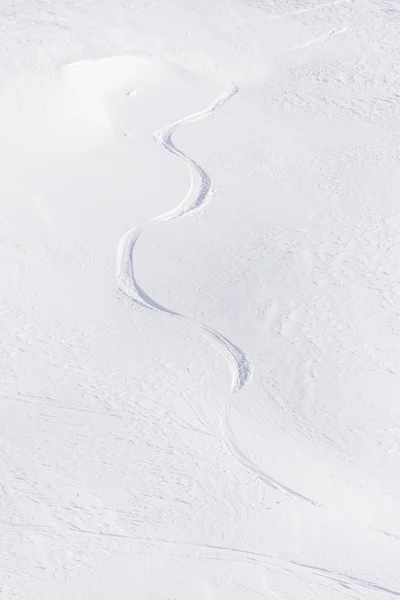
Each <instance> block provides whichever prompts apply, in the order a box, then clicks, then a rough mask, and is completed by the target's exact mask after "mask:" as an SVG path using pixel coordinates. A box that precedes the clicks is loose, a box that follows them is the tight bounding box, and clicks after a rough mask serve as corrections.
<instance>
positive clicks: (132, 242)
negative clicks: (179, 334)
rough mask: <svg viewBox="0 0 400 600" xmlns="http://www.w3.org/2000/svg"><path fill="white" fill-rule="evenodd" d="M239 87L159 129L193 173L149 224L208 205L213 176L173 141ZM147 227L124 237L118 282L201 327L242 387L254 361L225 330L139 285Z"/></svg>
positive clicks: (151, 305) (135, 296) (153, 306)
mask: <svg viewBox="0 0 400 600" xmlns="http://www.w3.org/2000/svg"><path fill="white" fill-rule="evenodd" d="M238 91H239V90H238V88H237V86H235V85H232V86H231V87H230V88H229V89H228V90H227V91H225V92H222V93H221V94H220V95H219V96H218V97H217V98H216V99H215V100H214V102H212V103H211V104H210V106H208V107H207V108H206V109H204V110H202V111H200V112H197V113H194V114H192V115H189V116H188V117H184V118H183V119H180V120H179V121H176V122H174V123H172V124H171V125H167V126H166V127H164V128H163V129H160V130H158V131H156V132H155V134H154V139H155V141H156V142H157V143H158V144H160V145H161V146H162V147H163V148H165V149H166V150H167V151H168V152H171V153H172V154H174V155H175V156H177V157H178V158H179V159H180V160H181V161H182V162H183V163H185V165H186V166H187V168H188V171H189V175H190V185H189V189H188V192H187V194H186V196H185V197H184V199H183V200H182V202H181V203H180V204H179V205H178V206H177V207H175V208H173V209H171V210H169V211H167V212H165V213H162V214H161V215H159V216H157V217H155V218H154V219H152V220H150V221H149V222H148V223H147V226H149V225H151V224H152V223H159V222H164V221H170V220H172V219H179V218H180V217H183V216H186V215H188V214H190V213H192V212H194V211H199V210H201V209H203V208H204V206H205V205H206V203H207V201H208V199H209V196H210V192H211V189H212V185H211V179H210V177H209V176H208V175H207V173H206V172H205V170H204V169H203V167H201V166H200V165H199V164H198V163H197V162H196V161H195V160H193V159H192V158H190V157H188V156H187V155H186V154H184V152H182V151H181V150H180V149H179V148H177V147H176V146H175V144H174V142H173V141H172V136H173V134H174V133H175V131H176V130H177V129H178V128H179V127H180V126H181V125H183V124H185V123H192V122H194V121H198V120H200V119H203V118H205V117H207V116H209V115H211V114H213V113H214V112H215V111H216V110H218V109H219V108H221V107H222V106H223V105H224V104H225V103H226V102H227V101H228V100H229V99H230V98H232V97H233V96H234V95H235V94H236V93H237V92H238ZM145 227H146V226H144V227H135V228H133V229H131V230H129V231H128V232H127V233H126V234H125V235H124V236H123V237H122V238H121V240H120V243H119V248H118V258H117V283H118V285H119V287H120V289H121V290H122V291H123V292H124V293H125V294H126V295H127V296H129V297H130V298H131V299H132V300H134V301H135V302H136V303H138V304H140V305H141V306H144V307H146V308H148V309H150V310H154V311H158V312H162V313H165V314H167V315H169V316H170V317H172V318H174V319H178V320H180V321H185V322H186V323H189V324H190V325H191V326H193V327H195V328H197V330H198V331H200V332H201V333H202V335H203V336H204V337H205V338H206V339H208V341H210V342H211V343H212V345H213V346H214V347H215V348H216V349H217V350H218V351H219V353H220V354H222V356H223V357H224V358H225V360H226V361H227V362H228V364H229V366H230V370H231V374H232V384H231V390H232V392H236V391H237V390H240V389H241V388H242V387H243V386H244V385H245V383H246V382H247V381H248V379H249V377H250V375H251V365H250V361H249V360H248V358H247V356H246V354H245V353H244V352H243V350H241V349H240V348H239V347H238V346H236V345H235V344H234V343H232V342H231V341H230V340H229V339H228V338H227V337H225V336H224V335H223V334H222V333H220V332H218V331H217V330H216V329H214V328H213V327H211V326H209V325H207V324H206V323H202V322H200V321H197V320H195V319H192V318H190V317H188V316H186V315H183V314H182V313H179V312H176V311H174V310H171V309H169V308H167V307H165V306H163V305H162V304H159V303H158V302H157V301H156V300H154V299H153V298H151V297H150V296H149V295H148V294H147V293H146V292H145V291H144V290H143V289H142V288H141V286H140V285H139V283H138V281H137V279H136V276H135V268H134V267H135V266H134V250H135V246H136V244H137V242H138V241H139V239H140V236H141V234H142V233H143V231H144V229H145Z"/></svg>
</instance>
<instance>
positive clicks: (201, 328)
mask: <svg viewBox="0 0 400 600" xmlns="http://www.w3.org/2000/svg"><path fill="white" fill-rule="evenodd" d="M238 91H239V90H238V88H237V86H236V85H231V87H230V88H229V89H228V90H227V91H225V92H222V93H221V94H220V95H219V96H218V97H217V98H216V99H215V100H214V102H212V103H211V104H210V105H209V106H208V107H207V108H205V109H204V110H202V111H200V112H197V113H194V114H192V115H189V116H187V117H184V118H183V119H181V120H179V121H176V122H174V123H172V124H171V125H167V126H166V127H164V128H162V129H160V130H158V131H156V132H155V134H154V139H155V141H156V142H157V143H158V144H160V145H161V146H162V147H163V148H165V149H166V150H167V151H168V152H170V153H172V154H174V155H175V156H177V157H178V158H179V159H180V160H181V161H182V162H183V163H185V165H186V166H187V168H188V171H189V175H190V185H189V189H188V192H187V194H186V196H185V197H184V199H183V200H182V202H181V203H180V204H179V205H178V206H177V207H175V208H173V209H171V210H169V211H167V212H165V213H162V214H161V215H159V216H157V217H155V218H153V219H151V220H150V221H149V222H148V223H147V224H146V225H144V226H142V227H134V228H132V229H130V230H129V231H127V232H126V233H125V235H123V237H122V238H121V240H120V242H119V246H118V255H117V284H118V286H119V288H120V289H121V290H122V291H123V292H124V293H125V294H126V295H127V296H128V297H129V298H131V299H132V300H133V301H134V302H135V303H136V304H139V305H140V306H143V307H145V308H147V309H149V310H152V311H155V312H160V313H164V314H166V315H168V316H169V317H170V318H173V319H177V320H179V321H183V322H185V323H186V324H189V325H190V326H192V327H193V328H194V329H196V330H197V331H198V332H200V333H201V334H202V335H203V336H204V337H205V338H206V339H207V340H208V341H209V342H210V343H211V344H212V345H213V346H214V347H215V348H216V350H217V351H218V352H219V353H220V354H221V355H222V356H223V357H224V359H225V360H226V361H227V363H228V364H229V367H230V370H231V377H232V383H231V393H234V392H237V391H239V390H240V389H241V388H243V387H244V385H245V384H246V383H247V381H248V380H249V378H250V376H251V371H252V369H251V364H250V361H249V360H248V358H247V356H246V354H245V353H244V352H243V350H241V349H240V348H239V347H238V346H236V345H235V344H234V343H232V342H231V341H230V340H229V339H228V338H227V337H225V336H224V335H223V334H222V333H220V332H218V331H217V330H216V329H214V328H213V327H211V326H210V325H207V324H206V323H203V322H201V321H197V320H195V319H192V318H191V317H188V316H186V315H184V314H182V313H179V312H177V311H174V310H171V309H169V308H167V307H166V306H163V305H162V304H160V303H159V302H157V301H156V300H154V299H153V298H151V297H150V296H149V295H148V294H147V293H146V292H145V290H143V288H142V287H141V286H140V284H139V283H138V281H137V279H136V275H135V264H134V251H135V247H136V244H137V242H138V241H139V239H140V237H141V235H142V233H143V232H144V230H145V228H146V227H147V226H149V225H151V224H152V223H156V222H164V221H169V220H173V219H179V218H180V217H183V216H186V215H188V214H190V213H193V212H194V211H199V210H201V209H203V208H204V206H205V205H206V203H207V201H208V198H209V195H210V192H211V189H212V184H211V179H210V177H209V176H208V175H207V173H206V172H205V170H204V169H203V167H201V166H200V165H199V164H198V163H197V162H196V161H195V160H193V159H192V158H190V157H188V156H187V155H186V154H184V153H183V152H182V150H180V149H179V148H177V147H176V146H175V144H174V142H173V140H172V136H173V134H174V133H175V132H176V130H177V129H178V128H179V127H180V126H181V125H184V124H185V123H192V122H195V121H198V120H200V119H203V118H205V117H207V116H210V115H211V114H213V113H214V112H215V111H217V110H218V109H219V108H221V107H222V106H223V105H224V104H225V103H226V102H227V101H228V100H230V99H231V98H232V97H233V96H234V95H235V94H237V92H238ZM230 408H231V398H229V399H228V402H227V405H226V408H225V410H224V411H223V414H222V415H221V422H220V427H221V438H222V440H223V442H224V443H225V447H226V449H227V451H228V452H229V454H231V456H233V458H234V459H235V461H236V462H237V463H238V464H239V465H241V467H243V468H245V469H246V470H247V471H248V472H249V473H250V474H251V475H253V476H255V477H256V478H257V479H258V480H259V481H260V482H261V483H263V484H265V485H267V486H268V487H270V488H272V489H277V490H280V491H282V492H283V493H286V494H287V495H288V496H291V497H292V498H294V499H295V500H298V501H303V502H307V503H310V504H313V505H316V506H319V504H318V503H317V502H315V501H313V500H311V499H310V498H307V497H306V496H303V495H302V494H300V493H298V492H296V491H294V490H292V489H291V488H290V487H287V486H285V485H283V484H281V483H279V482H278V481H276V480H275V479H273V478H272V477H270V476H269V475H268V474H267V473H265V472H264V471H262V470H261V469H260V468H259V467H257V466H256V465H255V464H254V463H253V461H252V460H251V459H250V458H248V457H247V456H246V455H245V454H244V452H243V451H242V450H241V449H240V447H239V445H238V443H237V441H236V438H235V435H234V433H233V430H232V428H231V426H230V422H229V420H230Z"/></svg>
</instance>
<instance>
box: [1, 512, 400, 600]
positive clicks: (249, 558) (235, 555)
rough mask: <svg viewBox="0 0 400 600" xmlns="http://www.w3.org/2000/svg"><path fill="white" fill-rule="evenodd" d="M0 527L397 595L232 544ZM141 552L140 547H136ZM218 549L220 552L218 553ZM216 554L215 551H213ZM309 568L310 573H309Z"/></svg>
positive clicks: (368, 583) (371, 583)
mask: <svg viewBox="0 0 400 600" xmlns="http://www.w3.org/2000/svg"><path fill="white" fill-rule="evenodd" d="M0 529H1V530H2V531H4V532H6V531H8V532H10V533H12V532H21V533H31V534H38V535H45V536H51V537H54V536H56V537H60V538H68V537H74V536H76V537H80V536H82V537H88V538H91V537H93V538H97V539H107V538H108V539H110V540H112V539H116V540H125V541H126V542H127V543H131V544H134V543H138V544H140V545H141V546H142V547H143V546H148V547H150V548H151V549H152V552H154V550H155V549H156V548H157V546H161V547H162V546H164V547H166V548H171V549H172V548H174V547H175V548H177V553H175V552H173V551H171V550H170V551H169V555H170V556H175V557H179V558H184V559H185V560H223V561H232V562H242V563H250V564H259V565H264V566H266V567H269V568H272V569H274V570H275V569H278V570H279V571H284V572H286V573H291V574H292V575H295V576H300V577H305V578H307V579H311V575H312V576H313V577H319V578H322V579H326V580H328V581H330V582H331V583H334V584H337V585H338V586H339V587H340V588H345V589H347V590H351V591H352V592H356V590H357V589H358V590H360V589H361V590H370V591H375V592H382V593H384V594H389V595H391V596H396V597H400V591H398V590H395V589H392V588H390V587H387V586H384V585H381V584H379V583H377V582H375V581H370V580H368V579H364V578H362V577H356V576H355V575H348V574H347V573H343V572H341V571H332V570H330V569H327V568H325V567H319V566H317V565H309V564H305V563H300V562H296V561H294V560H290V559H287V558H282V557H280V556H276V557H274V556H272V555H270V554H264V553H262V552H255V551H254V550H247V549H245V548H236V547H232V546H222V545H221V546H220V545H215V544H205V543H204V544H203V543H199V542H187V541H175V540H168V539H163V538H158V539H157V538H147V537H139V536H138V537H136V536H134V535H130V534H126V533H118V532H112V531H107V532H105V531H93V530H89V529H82V528H80V527H73V528H72V529H69V530H65V529H61V528H57V527H53V526H35V525H22V524H18V525H13V524H10V523H8V524H6V523H0ZM179 549H182V550H185V549H186V550H188V551H190V549H193V550H194V551H196V550H197V551H198V552H206V553H213V554H214V555H212V556H209V555H208V556H206V555H204V554H203V555H201V554H200V555H195V554H190V553H187V552H185V553H184V554H182V553H181V552H179ZM132 550H133V549H132ZM138 551H139V552H142V550H138ZM221 553H222V554H221ZM215 554H216V555H215ZM310 572H311V574H310Z"/></svg>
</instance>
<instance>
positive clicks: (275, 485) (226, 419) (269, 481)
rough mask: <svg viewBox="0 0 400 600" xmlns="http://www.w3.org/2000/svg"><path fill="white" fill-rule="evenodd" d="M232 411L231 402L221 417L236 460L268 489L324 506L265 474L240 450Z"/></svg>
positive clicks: (228, 445)
mask: <svg viewBox="0 0 400 600" xmlns="http://www.w3.org/2000/svg"><path fill="white" fill-rule="evenodd" d="M230 409H231V402H230V401H229V402H228V403H227V406H226V408H225V411H224V413H223V414H222V415H221V431H222V436H223V441H224V442H225V445H226V447H227V448H228V450H229V452H230V453H231V454H232V456H233V457H234V458H235V460H236V461H237V462H238V463H239V464H240V465H242V466H243V467H244V468H245V469H247V470H248V471H249V472H250V473H252V474H253V475H255V476H256V477H257V479H258V480H259V481H261V482H262V483H264V484H265V485H267V486H268V487H270V488H272V489H274V490H281V491H282V492H285V493H286V494H288V495H289V496H292V497H294V498H295V499H297V500H302V501H304V502H308V503H309V504H312V505H313V506H322V505H321V504H319V503H318V502H316V501H315V500H312V499H311V498H308V497H307V496H303V495H302V494H300V493H299V492H296V491H295V490H293V489H292V488H290V487H288V486H286V485H284V484H283V483H280V482H279V481H277V480H276V479H274V478H273V477H271V476H270V475H268V474H267V473H265V472H264V471H263V470H262V469H260V468H259V467H257V465H256V464H254V462H253V461H252V460H251V459H250V458H249V457H248V456H246V454H244V452H243V451H242V450H241V449H240V447H239V444H238V443H237V441H236V437H235V434H234V433H233V430H232V427H231V424H230Z"/></svg>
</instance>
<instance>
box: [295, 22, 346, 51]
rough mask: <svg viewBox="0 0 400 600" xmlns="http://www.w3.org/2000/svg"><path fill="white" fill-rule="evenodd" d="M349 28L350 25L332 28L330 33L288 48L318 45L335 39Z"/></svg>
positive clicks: (297, 48)
mask: <svg viewBox="0 0 400 600" xmlns="http://www.w3.org/2000/svg"><path fill="white" fill-rule="evenodd" d="M348 30H349V27H344V28H343V29H332V30H331V31H329V33H326V34H324V35H321V36H319V37H317V38H315V39H314V40H310V41H308V42H304V43H303V44H298V45H297V46H291V47H290V48H288V50H305V49H306V48H312V47H313V46H318V44H323V43H324V42H328V41H329V40H333V39H334V38H335V37H337V36H338V35H342V34H343V33H346V31H348Z"/></svg>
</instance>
